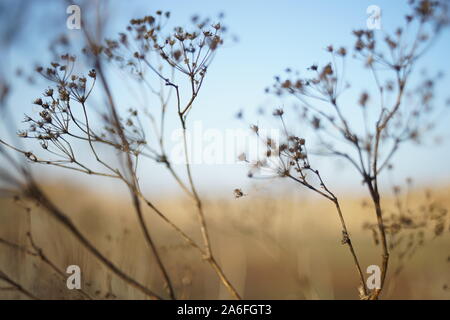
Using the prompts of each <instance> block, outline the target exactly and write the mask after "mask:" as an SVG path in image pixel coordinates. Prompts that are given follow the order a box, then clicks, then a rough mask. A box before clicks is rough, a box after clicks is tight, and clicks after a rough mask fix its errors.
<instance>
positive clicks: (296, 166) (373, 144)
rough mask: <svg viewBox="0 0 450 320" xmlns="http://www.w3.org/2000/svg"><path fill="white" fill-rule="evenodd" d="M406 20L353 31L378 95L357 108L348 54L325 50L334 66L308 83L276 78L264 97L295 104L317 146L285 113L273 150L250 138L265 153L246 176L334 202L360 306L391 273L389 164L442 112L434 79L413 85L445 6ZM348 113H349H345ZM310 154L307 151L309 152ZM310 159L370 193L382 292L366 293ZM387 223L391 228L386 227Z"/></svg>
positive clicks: (292, 75)
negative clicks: (321, 159)
mask: <svg viewBox="0 0 450 320" xmlns="http://www.w3.org/2000/svg"><path fill="white" fill-rule="evenodd" d="M410 3H411V9H412V12H411V14H409V15H407V16H406V17H405V25H404V27H401V28H398V29H396V30H395V31H394V33H393V34H388V33H385V32H384V31H383V33H382V35H381V34H378V33H377V32H376V31H372V30H356V31H354V32H353V34H354V36H355V45H354V55H353V57H354V58H355V59H356V60H357V61H361V62H362V63H363V64H364V66H365V68H366V70H367V71H368V72H369V73H370V74H371V75H372V76H373V79H374V85H375V89H376V90H375V92H376V93H375V94H373V93H372V92H370V91H368V90H366V91H363V93H362V94H361V95H360V97H359V99H358V101H355V104H359V106H353V105H352V106H348V105H345V106H344V105H343V102H342V100H343V98H341V97H342V95H344V94H345V93H346V91H349V90H351V87H350V84H348V82H347V79H348V77H345V71H346V69H348V64H349V62H348V60H349V59H348V55H349V53H348V49H346V48H344V47H338V48H336V47H333V46H331V45H330V46H328V47H327V49H326V50H327V51H328V52H329V54H330V56H331V62H329V63H327V64H325V65H324V66H323V67H319V66H318V65H312V66H310V67H309V68H308V73H309V74H310V75H308V76H305V77H303V76H301V75H300V73H299V72H294V71H292V69H290V68H289V69H287V70H286V76H285V77H280V76H277V77H276V82H275V84H274V85H273V86H272V87H271V88H268V89H267V90H266V91H267V92H268V93H274V94H276V95H278V96H282V95H284V96H288V97H294V98H295V99H297V101H299V102H300V105H298V104H296V105H295V108H294V112H297V113H298V117H296V119H301V121H302V122H305V123H306V124H307V125H309V126H310V127H311V128H312V129H313V131H314V132H315V137H316V138H317V139H316V141H314V142H312V143H309V144H308V145H309V146H310V147H309V149H310V152H307V148H306V145H307V143H306V141H305V139H304V138H301V137H299V136H298V135H297V134H296V130H290V129H289V128H288V125H287V124H286V122H287V121H286V118H287V117H286V114H285V110H283V109H281V108H277V109H275V110H274V112H273V116H274V117H276V118H278V119H279V120H280V122H281V126H282V131H283V132H284V135H283V137H282V138H281V139H282V140H281V141H280V142H278V143H277V141H276V139H275V138H274V137H270V136H269V137H267V136H261V135H260V134H259V132H260V128H259V127H258V126H256V125H254V126H252V130H253V131H254V132H255V133H256V135H257V136H258V137H260V139H261V140H262V141H263V143H264V144H265V145H266V146H267V153H266V157H265V158H263V159H262V160H261V159H260V160H258V161H256V162H254V163H252V167H253V168H252V171H251V172H250V175H251V176H254V175H255V174H256V173H255V171H258V170H260V169H264V170H266V171H267V170H272V171H273V172H274V174H275V175H276V176H279V177H284V178H289V179H291V180H293V181H295V182H297V183H299V184H301V185H303V186H304V187H306V188H308V189H310V190H312V191H314V192H316V193H318V194H319V195H321V196H322V197H324V198H326V199H328V200H329V201H331V202H332V203H333V204H334V206H335V208H336V212H337V214H338V216H339V219H340V222H341V226H342V244H345V245H347V246H348V248H349V251H350V253H351V256H352V258H353V261H354V264H355V267H356V271H357V273H358V275H359V278H360V286H359V291H360V296H361V299H377V298H378V297H379V295H380V294H381V292H382V290H383V288H384V287H385V280H386V275H387V271H388V265H389V251H390V250H389V244H388V233H389V230H390V226H391V225H390V223H391V221H390V219H388V217H387V212H386V211H385V210H384V209H383V204H382V201H381V190H380V187H379V181H380V174H381V173H382V172H383V171H384V170H385V169H388V168H391V166H392V164H391V160H392V158H393V156H394V155H395V154H396V152H397V151H398V149H399V148H400V146H401V145H402V144H404V143H405V142H408V141H415V142H419V141H420V139H422V137H423V136H424V134H426V133H427V132H428V131H429V130H431V129H432V127H433V121H434V120H436V117H440V116H442V113H441V112H442V110H443V109H442V108H435V106H434V100H435V99H434V91H435V83H436V80H438V79H439V77H441V74H438V75H437V76H434V77H429V76H427V75H426V74H422V76H421V81H420V83H419V85H418V86H417V87H415V86H414V83H413V80H412V79H411V78H413V77H414V73H415V67H416V65H417V63H418V61H419V60H420V58H421V57H422V56H423V55H424V54H425V53H426V51H427V50H428V49H429V48H430V46H431V45H432V44H433V43H434V42H435V40H436V39H437V37H438V36H439V34H440V33H441V31H442V30H443V28H444V27H445V26H446V25H447V24H448V16H447V6H446V3H445V2H441V1H427V0H423V1H418V2H416V1H410ZM350 108H351V109H350ZM357 109H359V110H360V113H361V115H362V126H358V125H355V124H354V123H351V120H352V118H351V117H350V115H352V114H353V113H354V112H356V111H357ZM311 146H312V147H311ZM311 154H314V155H320V156H333V157H338V158H343V159H345V160H346V161H348V162H349V163H350V164H351V166H352V167H354V168H355V169H356V172H357V173H358V175H359V177H358V179H362V181H363V184H364V185H365V186H366V187H367V190H368V192H369V195H370V200H371V202H372V205H373V209H374V213H375V216H376V219H377V223H376V227H375V226H371V229H372V230H376V232H377V235H378V236H379V238H380V240H379V241H380V242H381V248H382V257H381V263H380V266H381V287H380V288H379V289H374V290H369V289H368V288H367V287H366V283H365V279H364V275H363V273H362V270H361V264H360V262H359V259H358V255H357V254H356V250H355V248H354V246H353V243H352V241H351V238H350V234H349V231H348V229H347V227H346V223H345V220H344V216H343V212H342V209H341V207H340V205H339V201H338V197H337V196H336V195H335V193H334V192H332V191H331V190H330V189H329V187H328V186H327V185H326V184H325V182H324V179H323V178H322V176H321V174H320V173H319V170H318V169H317V168H316V167H315V165H314V163H313V160H312V159H311V156H310V155H311ZM386 220H388V221H386Z"/></svg>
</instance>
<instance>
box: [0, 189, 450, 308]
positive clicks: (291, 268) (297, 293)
mask: <svg viewBox="0 0 450 320" xmlns="http://www.w3.org/2000/svg"><path fill="white" fill-rule="evenodd" d="M46 190H47V192H48V194H50V195H51V197H52V199H54V200H55V202H56V203H57V204H58V205H59V206H60V208H63V209H64V211H65V212H66V213H67V214H69V215H70V216H71V217H72V218H73V220H74V221H75V222H76V224H77V226H78V227H79V228H80V229H81V230H82V231H83V232H84V234H85V235H87V236H88V238H89V239H90V240H91V241H92V242H94V243H95V244H96V245H98V247H99V248H100V249H101V251H102V252H103V253H104V254H106V255H107V256H108V257H109V258H111V259H112V260H113V261H114V262H115V263H116V264H117V265H118V266H120V267H121V268H122V269H123V270H124V271H125V272H127V273H128V274H130V275H132V276H133V277H135V278H137V279H138V280H140V281H142V282H143V283H145V284H147V285H148V286H149V287H150V288H154V289H155V290H157V291H158V292H160V293H162V281H161V279H160V275H159V272H158V271H157V269H156V268H155V265H154V263H153V257H152V256H151V255H150V253H149V250H148V249H147V247H146V244H145V242H144V238H143V236H142V233H141V231H140V229H139V228H138V224H137V221H136V217H135V215H134V212H132V211H130V203H129V201H130V200H129V199H128V198H127V194H124V195H123V196H117V195H110V194H105V193H94V192H93V191H92V190H86V189H81V188H77V187H70V186H67V185H62V184H57V185H49V186H47V187H46ZM449 191H450V189H449V188H444V189H441V190H434V191H433V195H434V199H435V201H438V202H440V203H441V204H443V205H444V206H445V207H446V208H449V207H450V199H449V198H448V195H449ZM341 199H342V200H341V202H342V207H343V210H344V214H346V216H347V220H348V227H349V230H350V232H351V236H352V237H353V242H354V244H355V247H356V250H357V252H358V254H359V255H360V259H361V261H362V264H363V268H364V269H365V268H366V267H367V266H368V265H370V264H377V263H379V260H374V258H377V257H379V255H378V253H379V252H380V248H379V247H375V245H374V242H373V239H372V237H371V234H370V232H369V231H367V230H363V229H362V225H363V223H364V222H366V221H373V220H372V215H373V214H372V212H371V211H370V209H369V208H363V207H362V206H361V203H362V201H363V199H359V198H353V197H352V196H351V195H348V196H345V197H341ZM411 199H412V200H411V201H412V204H411V205H416V204H417V205H419V204H420V202H421V201H423V191H416V192H415V193H414V194H413V195H412V197H411ZM0 201H1V202H0V237H2V238H4V239H8V240H10V241H13V242H15V243H18V244H22V245H26V244H27V239H26V236H25V234H26V232H27V231H28V230H29V229H30V227H31V230H32V233H33V237H34V239H35V240H36V242H37V243H38V244H39V246H40V247H42V248H43V249H44V251H45V253H46V254H47V255H48V256H49V258H50V259H51V260H52V261H54V262H55V263H56V264H57V265H58V267H60V268H61V269H63V270H65V268H66V267H67V266H68V265H72V264H75V265H79V266H80V267H81V270H82V284H83V288H84V289H85V290H86V291H87V292H89V294H90V295H92V296H93V297H96V298H99V299H106V298H118V299H142V298H143V296H142V295H141V294H140V293H139V292H137V291H136V290H134V289H133V288H130V287H128V286H126V285H125V284H124V283H123V282H122V281H121V280H120V279H117V278H116V277H115V276H111V275H110V274H109V272H107V271H106V269H105V268H104V267H103V266H102V265H101V264H100V263H98V262H97V261H96V260H95V259H94V258H93V257H92V256H91V255H90V254H89V253H88V252H86V250H84V249H83V248H82V247H81V246H80V245H79V244H78V243H76V242H75V240H74V239H73V238H72V237H71V235H70V234H69V233H68V232H66V231H65V230H64V229H62V228H61V227H60V226H59V225H58V224H57V223H56V222H55V221H53V220H51V219H50V218H49V217H48V216H47V215H46V214H45V213H44V212H41V211H40V210H39V209H38V208H33V209H32V211H31V220H30V221H29V220H28V218H27V215H26V213H25V210H23V209H21V208H20V206H18V204H17V203H14V202H13V201H12V200H6V199H3V200H0ZM388 203H389V201H386V204H388ZM19 204H20V203H19ZM157 204H158V205H159V207H161V208H162V209H163V211H164V212H166V213H167V215H168V216H170V217H171V218H172V219H173V220H174V221H176V222H177V223H179V224H180V225H181V226H182V227H183V229H185V230H186V231H187V232H188V233H189V234H190V235H192V236H193V237H194V238H195V239H200V234H199V230H198V228H197V224H196V223H195V222H196V218H195V215H194V212H193V206H192V205H190V203H189V200H188V199H182V198H176V199H171V198H165V199H159V200H158V201H157ZM206 206H207V210H206V212H207V218H208V223H209V225H210V228H211V230H210V233H211V237H212V241H213V249H214V250H215V252H216V254H217V257H218V260H219V261H220V263H221V265H222V266H223V269H224V270H225V272H226V274H227V275H229V277H230V279H231V281H232V282H233V284H235V286H236V288H237V289H238V291H239V292H240V293H241V294H242V295H243V297H244V298H246V299H356V298H357V297H358V293H357V291H356V286H357V284H358V280H357V277H356V273H355V272H354V266H353V265H352V260H351V257H350V254H349V252H348V249H347V248H346V247H345V246H343V245H341V244H340V239H341V229H340V226H339V221H338V218H337V215H336V213H335V211H334V210H333V207H332V206H331V205H330V204H329V203H327V202H324V201H322V200H320V199H319V198H317V197H315V196H314V195H311V194H309V193H308V192H296V193H295V194H292V195H290V196H288V195H286V196H283V197H282V198H281V197H278V198H271V197H269V196H268V195H265V194H263V193H255V194H253V193H250V194H249V195H247V196H245V197H243V198H241V199H233V198H232V197H231V196H229V197H227V198H226V199H225V198H223V199H219V198H216V199H212V198H210V199H207V201H206ZM191 208H192V209H191ZM146 217H147V222H148V225H149V226H150V230H151V231H152V232H153V236H154V238H155V240H156V242H157V244H158V246H159V248H160V251H161V253H162V257H163V260H164V261H165V263H166V264H167V266H168V270H169V272H170V274H171V277H172V279H173V281H174V285H175V289H176V292H177V295H178V297H179V298H182V299H205V298H208V299H227V298H229V296H228V293H227V292H226V290H225V289H224V288H223V287H222V286H221V285H220V284H219V281H218V279H217V277H216V276H215V274H214V273H213V272H212V271H211V268H210V267H209V266H208V265H207V264H205V263H203V262H202V260H201V257H200V256H199V255H198V253H197V252H196V251H194V250H192V249H191V248H189V247H186V245H185V244H184V243H183V241H182V239H181V238H180V237H179V236H178V235H177V234H174V233H173V232H172V231H171V230H170V229H169V228H168V227H167V225H165V224H164V223H163V222H162V221H161V220H160V219H158V217H155V215H154V214H153V213H152V212H151V211H149V210H147V209H146ZM448 228H449V226H448V225H446V227H445V232H444V235H443V236H441V237H438V238H436V237H434V236H433V235H432V233H431V234H430V233H427V236H426V241H425V244H424V245H423V246H422V247H420V248H418V250H417V251H416V252H415V254H414V255H413V256H412V257H411V258H410V259H408V260H407V263H406V265H405V268H404V270H403V271H402V272H401V273H400V274H399V275H398V276H397V277H395V279H393V281H389V283H390V285H389V286H388V288H387V290H386V292H385V293H384V296H383V298H388V299H449V298H450V290H448V289H445V288H444V285H445V284H447V285H450V272H449V270H450V262H449V261H448V259H449V258H448V257H449V256H450V246H449V240H450V237H449V236H450V232H449V230H448ZM0 252H1V254H0V266H1V268H2V269H3V270H4V271H5V272H7V273H8V274H9V275H10V276H11V277H12V278H13V279H15V280H16V281H17V282H19V283H20V284H22V285H23V287H25V288H27V289H28V290H29V291H31V292H33V293H34V294H35V295H37V296H38V297H42V298H48V299H60V298H63V299H77V298H80V296H79V295H78V294H77V293H75V292H73V291H72V292H71V291H69V290H68V289H66V287H65V283H64V282H62V281H61V280H60V278H58V277H57V276H56V275H55V274H53V273H52V272H51V271H50V269H49V268H48V266H46V265H44V264H43V263H42V262H41V261H40V260H39V259H38V258H35V257H30V256H27V255H25V254H24V253H20V252H18V251H17V250H13V249H10V248H7V247H5V246H2V245H1V244H0ZM399 265H400V264H399V260H398V257H397V254H396V253H395V252H393V253H392V264H391V269H390V272H389V277H392V276H393V273H394V270H395V269H396V267H398V266H399ZM0 298H2V299H9V298H14V299H17V298H23V296H21V295H20V294H18V293H17V292H13V291H7V290H2V291H0Z"/></svg>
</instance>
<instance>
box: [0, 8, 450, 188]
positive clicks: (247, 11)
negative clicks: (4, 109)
mask: <svg viewBox="0 0 450 320" xmlns="http://www.w3.org/2000/svg"><path fill="white" fill-rule="evenodd" d="M25 2H27V1H25ZM73 2H74V4H76V3H77V2H76V1H73ZM28 3H31V1H28ZM108 5H109V6H110V8H111V9H110V10H109V12H108V14H109V17H110V21H111V23H110V24H109V26H108V29H107V32H106V33H107V34H108V35H111V36H114V35H116V34H117V32H120V31H122V30H124V28H125V26H126V24H127V22H128V21H129V20H130V19H131V18H134V17H139V16H143V15H146V14H151V13H152V12H154V11H155V10H163V11H170V12H171V14H172V16H171V20H172V21H176V22H177V23H179V24H181V25H184V24H187V23H188V21H189V18H190V16H192V15H193V14H200V15H201V16H211V17H214V16H217V14H218V13H220V12H223V13H224V14H225V18H224V22H225V24H226V25H227V26H228V29H229V33H230V34H232V35H235V36H236V37H237V38H238V41H237V42H232V43H229V44H227V45H226V46H225V47H224V48H223V49H222V50H220V52H219V53H218V54H217V57H216V58H215V60H214V62H213V64H212V65H211V67H210V68H209V70H208V75H207V79H206V80H205V85H204V87H203V88H202V91H201V94H200V96H199V98H198V100H197V101H196V104H195V107H194V109H193V111H192V112H191V114H190V121H191V123H192V127H194V126H195V125H197V126H202V127H203V128H204V129H214V130H219V132H222V133H224V132H226V130H231V129H238V128H241V129H247V128H248V125H249V124H250V123H252V122H254V121H255V119H256V110H257V109H258V108H266V109H267V110H271V109H273V108H274V107H279V106H282V107H283V106H285V104H288V102H287V101H285V100H283V99H279V98H277V97H274V96H271V95H267V94H265V93H264V89H265V88H266V87H268V86H270V85H271V84H272V83H273V81H274V80H273V79H274V76H275V75H278V74H282V73H283V70H285V69H286V68H287V67H291V68H293V69H299V70H305V69H306V68H307V67H309V66H310V65H312V64H315V63H317V64H322V65H323V64H324V63H326V62H327V61H328V60H327V59H328V55H327V53H326V52H325V48H326V46H328V45H329V44H335V45H337V46H339V45H344V46H347V47H351V46H352V44H353V39H354V37H353V36H352V35H351V31H352V30H354V29H361V28H366V20H367V19H368V14H367V12H366V10H367V8H368V7H369V6H370V5H377V6H378V7H380V8H381V11H382V17H381V24H382V29H381V30H379V31H375V32H383V31H384V30H393V29H394V28H395V27H396V26H398V25H399V24H401V23H402V22H403V20H402V19H403V16H404V14H406V13H407V6H406V1H400V0H398V1H392V0H391V1H373V0H370V1H366V0H345V1H325V0H320V1H304V0H279V1H254V0H245V1H244V0H241V1H236V0H227V1H204V0H189V1H186V0H165V1H157V0H152V1H118V0H111V1H108ZM82 14H83V12H82ZM67 16H68V15H67V13H66V12H65V6H64V5H61V2H58V1H55V0H48V1H42V0H41V1H33V6H32V11H30V13H29V15H27V20H26V21H25V22H27V23H26V25H25V26H24V30H23V32H22V33H21V38H20V39H22V40H23V39H25V41H20V42H19V43H15V45H14V47H13V49H12V50H11V53H10V61H11V63H10V64H8V66H7V68H11V69H13V68H16V67H18V66H20V67H22V68H24V67H25V66H27V65H33V64H35V63H38V62H39V63H45V62H48V61H46V59H49V57H48V53H47V46H48V41H49V40H50V39H51V38H52V36H54V35H56V34H58V33H61V32H63V33H66V34H67V35H68V36H69V37H72V38H75V39H76V38H78V37H80V36H81V35H80V33H81V31H79V30H68V29H67V28H66V27H65V19H66V18H67ZM49 17H51V18H52V19H49ZM50 21H51V22H50ZM2 28H3V27H2ZM449 52H450V33H449V32H448V31H446V32H445V33H443V34H442V35H441V38H440V39H439V41H438V42H437V43H436V44H435V46H434V47H433V48H432V49H431V50H430V51H429V52H428V53H427V55H426V56H425V57H424V58H423V61H422V63H423V65H424V66H426V67H427V68H428V69H430V70H438V69H442V70H443V71H444V73H446V74H448V75H449V76H450V64H449V62H448V57H449ZM348 74H349V76H351V79H349V81H351V82H352V83H355V84H356V85H357V86H364V85H366V83H367V78H366V77H365V76H364V74H363V72H362V71H361V70H360V69H358V68H355V69H354V70H353V72H352V69H351V68H350V69H349V70H348ZM14 81H15V83H14V87H15V88H16V90H15V91H14V92H13V97H12V98H11V101H14V106H13V108H14V115H15V117H16V118H17V119H18V120H20V119H21V118H22V117H23V114H24V113H25V112H30V110H32V107H31V102H32V101H33V100H34V98H36V97H37V96H38V95H39V92H40V91H41V90H42V86H40V87H36V86H34V87H30V86H28V85H27V84H26V83H24V82H23V81H21V80H14ZM369 85H371V84H369ZM372 86H373V85H372ZM44 88H45V86H44ZM448 88H450V80H449V78H448V77H446V78H444V79H443V80H442V81H441V83H440V84H439V86H438V98H440V99H441V100H443V99H445V97H446V94H449V93H450V92H449V90H448ZM126 91H127V89H126V88H125V87H124V86H121V84H120V78H119V79H118V80H116V82H115V91H114V92H115V95H116V96H117V97H118V99H119V100H118V101H119V104H123V105H125V104H126V102H125V101H121V100H120V97H121V96H125V95H126V94H127V92H126ZM126 107H129V106H126ZM240 110H244V121H239V120H238V119H236V117H235V115H236V113H238V112H239V111H240ZM349 116H350V119H351V120H353V121H358V120H359V118H357V117H356V115H353V113H352V112H350V113H349ZM294 120H295V119H290V120H289V121H292V122H293V123H294V124H295V121H294ZM257 121H259V120H257ZM448 124H449V116H448V114H447V116H446V117H445V118H443V119H441V123H440V125H439V127H438V129H437V130H436V134H438V135H439V136H441V137H442V140H443V141H444V142H443V143H442V144H440V145H439V146H437V147H436V146H435V145H433V144H431V143H428V144H427V145H426V146H420V147H418V146H405V147H404V149H402V150H401V151H400V152H399V154H398V155H397V157H396V158H395V162H394V163H395V165H396V168H397V170H396V171H395V175H392V174H389V175H388V176H387V177H386V181H387V182H386V187H387V186H389V184H390V183H401V182H402V181H403V180H404V179H405V178H406V177H411V176H412V177H413V178H414V180H416V181H418V183H419V184H425V185H431V184H436V183H438V184H441V185H446V184H447V185H448V181H449V177H450V168H449V166H448V159H449V156H450V148H449V143H448V141H449V140H450V139H448V138H450V126H449V125H448ZM176 125H177V123H176V122H175V120H174V121H172V122H170V124H169V128H171V129H175V128H176ZM0 132H1V128H0ZM169 138H170V137H169ZM317 164H318V166H319V167H320V168H321V171H322V175H323V176H324V177H326V179H327V181H329V183H330V184H331V185H332V186H334V187H341V188H344V189H347V190H357V189H358V188H359V187H360V185H361V183H360V181H359V180H358V178H356V179H355V172H354V171H353V170H352V169H351V168H350V167H349V166H348V165H346V164H345V163H343V162H341V161H337V162H330V161H324V160H320V159H318V160H317ZM177 169H178V170H180V172H182V171H183V167H182V166H177ZM142 170H143V171H142V173H143V176H145V177H148V178H145V179H143V181H142V183H143V184H145V185H146V187H148V188H151V189H154V190H156V191H157V192H166V191H172V190H174V188H175V184H174V183H169V182H168V181H169V180H170V178H168V176H167V174H166V173H164V172H163V169H162V168H160V169H158V168H157V167H155V166H154V165H152V164H150V163H148V164H147V163H144V164H143V168H142ZM247 171H248V167H247V166H246V165H245V164H242V163H240V164H220V165H217V164H216V165H214V164H210V165H204V164H203V165H194V166H193V172H194V176H195V178H196V180H197V181H198V184H199V186H200V188H201V189H202V190H204V191H205V192H225V193H230V194H231V190H232V189H233V188H236V187H241V188H243V189H244V190H245V189H248V188H250V184H252V183H253V181H252V180H251V179H248V178H247V176H246V174H247ZM42 172H43V171H42ZM46 175H47V176H50V177H52V178H55V179H64V178H67V177H70V179H74V180H72V181H80V183H86V182H87V181H90V180H86V178H85V177H81V176H74V175H72V174H70V175H68V173H65V172H62V171H60V170H56V171H55V170H52V171H48V173H46ZM89 178H90V177H89ZM352 181H353V182H352ZM98 183H101V184H102V186H103V187H104V188H106V189H107V188H115V185H114V184H111V183H110V182H108V181H104V180H102V179H98ZM258 185H260V187H261V188H265V185H267V183H266V182H258ZM284 185H285V187H287V188H292V187H295V186H293V185H291V184H284Z"/></svg>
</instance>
